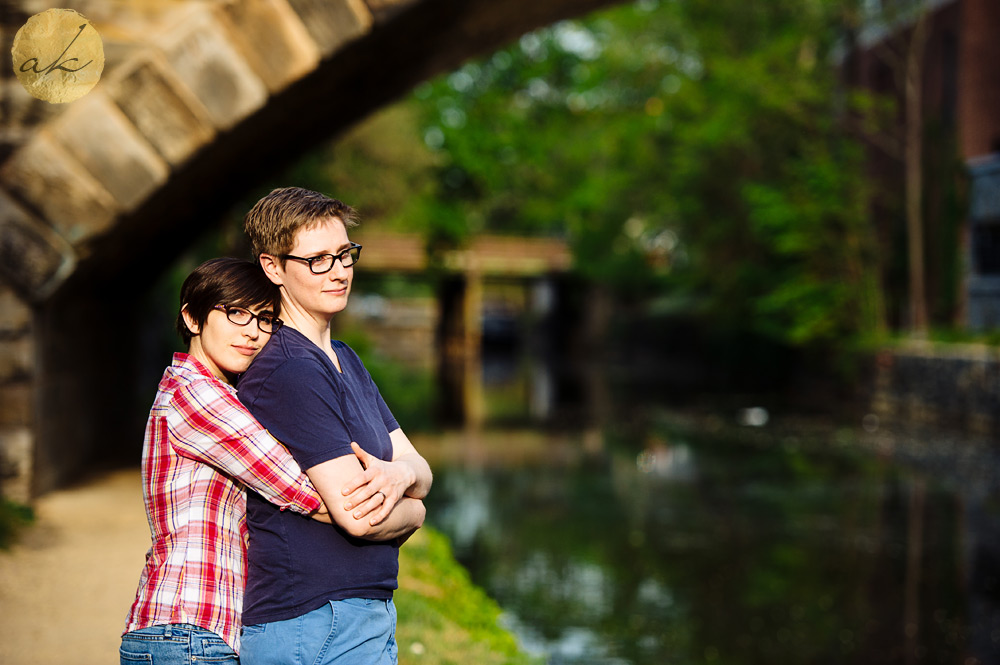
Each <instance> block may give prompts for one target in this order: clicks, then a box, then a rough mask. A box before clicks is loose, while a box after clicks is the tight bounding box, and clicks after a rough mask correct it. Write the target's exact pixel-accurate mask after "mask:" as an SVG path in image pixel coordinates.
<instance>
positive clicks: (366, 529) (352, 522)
mask: <svg viewBox="0 0 1000 665" xmlns="http://www.w3.org/2000/svg"><path fill="white" fill-rule="evenodd" d="M340 526H341V528H342V529H343V530H344V531H346V532H347V535H349V536H351V537H352V538H367V537H368V536H370V535H371V533H372V530H373V527H372V525H371V524H369V523H368V521H367V520H356V519H354V518H350V519H348V520H346V524H342V525H340Z"/></svg>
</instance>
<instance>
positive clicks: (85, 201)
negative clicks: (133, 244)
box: [0, 130, 118, 244]
mask: <svg viewBox="0 0 1000 665" xmlns="http://www.w3.org/2000/svg"><path fill="white" fill-rule="evenodd" d="M0 182H2V183H3V184H4V187H6V188H7V189H8V190H9V191H11V192H14V193H16V194H17V196H18V198H20V199H21V200H22V201H25V202H26V203H27V204H29V205H30V206H32V207H33V208H34V209H35V210H37V211H39V212H40V213H41V214H42V215H43V216H44V217H45V220H46V221H47V222H48V223H49V224H51V225H52V226H53V227H54V228H55V229H56V231H58V232H59V234H60V235H62V236H63V237H64V238H65V239H66V240H68V241H69V242H70V243H74V244H75V243H78V242H81V241H83V240H86V239H87V238H89V237H90V236H92V235H94V234H95V233H100V232H101V231H104V230H105V229H107V228H108V226H109V225H110V224H111V222H112V221H113V220H114V219H115V216H116V215H117V212H118V205H117V203H116V202H115V199H114V197H113V196H111V194H110V193H109V192H108V190H106V189H105V188H104V186H103V185H101V184H100V183H99V182H98V181H97V180H95V179H94V178H93V177H92V176H91V175H90V173H88V172H87V169H86V168H84V167H83V165H81V164H80V162H78V161H77V160H76V158H74V157H73V156H71V155H70V154H69V153H68V152H67V151H66V150H65V149H64V148H63V147H62V146H61V145H60V144H59V142H58V141H56V140H55V139H53V138H52V136H51V135H50V134H49V133H48V132H47V131H45V130H39V131H38V132H37V133H36V134H35V136H34V137H33V138H32V140H31V141H29V142H28V143H27V144H26V145H25V146H24V147H22V148H21V149H20V150H18V151H17V152H16V153H14V155H12V156H11V158H10V159H9V160H7V162H6V163H5V164H4V165H3V168H2V169H0ZM57 192H58V194H56V193H57Z"/></svg>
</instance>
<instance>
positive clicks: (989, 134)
mask: <svg viewBox="0 0 1000 665" xmlns="http://www.w3.org/2000/svg"><path fill="white" fill-rule="evenodd" d="M863 4H864V6H865V10H866V11H865V17H864V19H863V20H862V21H861V24H860V27H859V29H858V30H857V32H856V33H855V34H854V35H852V36H851V38H850V40H849V41H850V44H849V46H848V48H847V49H846V50H845V55H844V58H843V59H842V61H841V68H842V69H841V71H842V76H843V79H844V82H845V83H846V84H847V85H848V86H849V87H853V88H860V89H862V90H866V91H869V92H872V93H875V94H876V95H877V96H879V97H880V98H881V99H882V100H883V101H885V100H889V101H890V106H888V107H887V119H888V121H887V122H886V123H884V124H882V125H881V126H880V129H879V130H878V131H875V132H872V131H867V132H861V133H862V135H863V136H864V138H865V140H866V142H867V145H868V148H869V168H870V171H871V174H872V177H873V182H875V183H877V186H876V192H875V196H874V201H873V206H874V212H875V220H876V224H877V229H878V237H879V245H880V247H881V248H882V254H883V256H882V267H883V279H884V284H885V289H886V294H887V302H888V310H889V311H888V314H889V320H890V324H892V325H893V327H903V326H905V323H906V321H907V315H908V313H907V311H906V305H907V292H908V281H907V270H908V268H907V261H906V217H905V204H904V178H905V167H904V145H905V143H904V142H905V127H906V120H907V117H906V116H907V113H906V97H905V92H904V90H905V85H906V81H905V78H906V66H907V65H906V62H907V56H908V55H909V48H910V47H911V45H912V44H913V37H914V33H915V26H916V25H917V22H918V20H919V18H920V15H921V14H925V20H926V32H925V35H926V41H925V43H924V47H923V49H922V57H920V58H918V59H917V60H916V62H918V63H919V64H918V65H917V66H918V68H919V71H920V81H921V83H922V90H921V100H922V102H921V116H922V117H921V118H920V125H921V127H920V130H921V136H922V141H923V144H922V147H923V159H922V162H923V188H922V203H923V216H924V238H923V241H924V248H925V262H926V280H925V284H926V293H925V295H926V300H927V303H928V310H929V315H930V320H931V323H932V325H934V324H937V325H948V324H953V323H966V322H967V323H970V324H972V325H973V327H993V326H1000V307H997V308H996V316H995V318H991V317H989V316H987V317H986V320H985V321H977V311H978V310H977V309H976V308H977V307H978V306H979V305H980V304H982V303H979V302H977V297H978V295H982V294H983V293H980V292H981V291H982V289H981V288H979V287H983V286H984V285H985V286H986V287H988V288H986V291H985V293H986V294H987V295H988V297H989V298H993V299H995V300H996V301H997V302H998V303H1000V196H996V195H993V194H991V193H990V190H992V189H994V188H996V187H1000V164H998V168H997V169H993V168H992V167H991V166H990V164H991V163H992V160H993V159H994V158H995V157H991V155H994V154H995V153H996V152H998V151H1000V40H997V39H996V35H997V33H998V32H1000V2H997V1H996V0H909V1H906V0H868V1H867V2H865V3H863ZM994 171H995V175H993V174H994ZM984 177H985V178H986V179H984ZM994 180H995V181H996V183H997V184H996V185H995V186H994V185H993V184H992V182H993V181H994ZM970 185H971V187H970ZM997 191H998V192H1000V189H997ZM993 200H995V201H996V202H997V205H993V204H992V203H991V201H993ZM977 201H979V203H978V204H977V203H976V202H977ZM994 273H995V274H996V279H997V281H998V284H997V285H996V288H994V287H993V285H992V284H991V279H992V278H989V279H987V280H986V282H984V281H983V280H980V279H978V277H979V276H987V277H988V276H989V275H992V274H994ZM977 280H978V281H977ZM988 282H990V283H988ZM977 284H978V286H977ZM977 288H979V291H980V292H977ZM994 292H995V295H993V294H994ZM977 294H978V295H977ZM980 313H981V312H980ZM980 318H982V317H980ZM983 324H985V325H983Z"/></svg>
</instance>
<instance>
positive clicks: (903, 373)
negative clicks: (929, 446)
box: [872, 344, 1000, 436]
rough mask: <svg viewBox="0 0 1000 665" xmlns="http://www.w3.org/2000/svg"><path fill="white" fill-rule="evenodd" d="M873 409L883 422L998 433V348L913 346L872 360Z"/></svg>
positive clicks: (896, 349)
mask: <svg viewBox="0 0 1000 665" xmlns="http://www.w3.org/2000/svg"><path fill="white" fill-rule="evenodd" d="M872 410H873V412H874V413H875V414H876V415H878V416H879V418H881V419H883V420H884V421H886V422H891V423H898V424H903V425H915V426H930V427H937V428H944V429H949V430H957V431H961V432H967V433H969V434H972V435H986V436H992V435H996V434H1000V348H996V347H988V346H979V345H932V344H912V345H906V346H903V347H898V348H894V349H890V350H884V351H882V352H880V353H879V354H878V355H877V356H876V359H875V374H874V393H873V398H872Z"/></svg>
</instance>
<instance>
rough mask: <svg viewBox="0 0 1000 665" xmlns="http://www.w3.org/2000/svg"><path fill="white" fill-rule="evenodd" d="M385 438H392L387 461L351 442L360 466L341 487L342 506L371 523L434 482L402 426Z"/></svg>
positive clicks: (423, 494)
mask: <svg viewBox="0 0 1000 665" xmlns="http://www.w3.org/2000/svg"><path fill="white" fill-rule="evenodd" d="M389 439H390V440H391V441H392V461H390V462H386V461H384V460H381V459H379V458H377V457H375V456H374V455H370V454H369V453H367V452H365V451H364V450H362V449H361V447H360V446H358V444H356V443H352V444H351V447H352V448H353V450H354V454H355V456H356V457H357V459H358V461H359V462H360V463H361V466H362V468H363V470H362V471H361V472H360V473H358V474H357V475H355V476H354V477H353V478H351V479H350V480H349V481H348V482H347V483H346V484H345V485H344V486H343V488H342V489H341V493H342V494H343V495H344V496H345V497H347V498H346V501H345V503H344V509H345V510H353V511H354V512H353V515H354V517H355V518H356V519H363V518H365V517H366V516H367V519H368V520H369V521H370V522H371V523H372V524H378V523H379V522H381V521H382V520H384V519H386V518H387V517H388V516H389V515H390V514H391V513H392V511H393V510H394V509H395V506H396V504H397V503H398V502H399V501H402V500H403V499H404V498H411V499H423V498H424V497H426V496H427V493H428V492H429V491H430V489H431V484H432V483H433V482H434V476H433V474H432V473H431V467H430V465H428V464H427V460H425V459H424V458H423V457H421V455H420V453H418V452H417V451H416V449H415V448H414V447H413V444H412V443H411V442H410V440H409V438H407V436H406V434H404V433H403V430H402V429H399V428H397V429H395V430H393V431H392V432H390V433H389Z"/></svg>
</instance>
